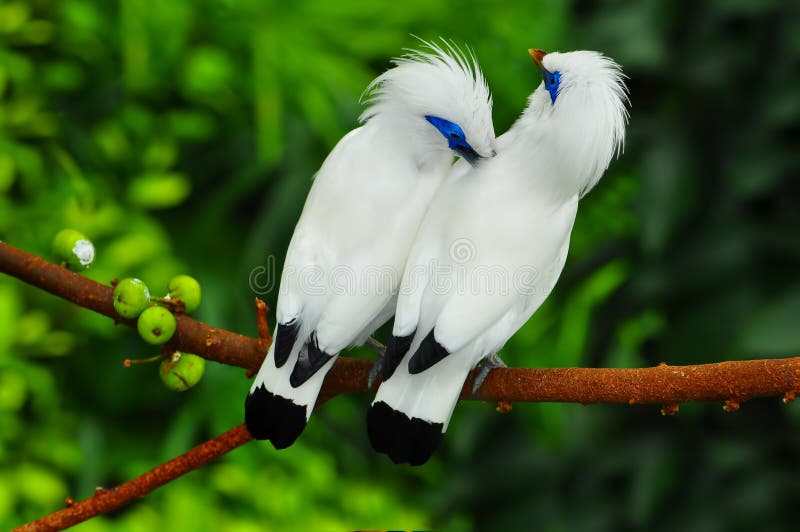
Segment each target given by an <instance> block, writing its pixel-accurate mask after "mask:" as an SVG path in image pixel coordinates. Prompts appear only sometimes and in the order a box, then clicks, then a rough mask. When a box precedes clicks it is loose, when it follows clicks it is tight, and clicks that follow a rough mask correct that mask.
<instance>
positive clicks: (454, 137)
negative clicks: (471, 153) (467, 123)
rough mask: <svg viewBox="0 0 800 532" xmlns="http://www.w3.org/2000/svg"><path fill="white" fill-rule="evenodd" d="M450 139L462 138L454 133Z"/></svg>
mask: <svg viewBox="0 0 800 532" xmlns="http://www.w3.org/2000/svg"><path fill="white" fill-rule="evenodd" d="M450 138H451V139H458V138H461V137H460V136H459V135H458V133H455V132H453V133H450Z"/></svg>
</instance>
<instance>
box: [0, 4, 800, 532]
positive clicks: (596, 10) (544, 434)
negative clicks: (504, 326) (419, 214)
mask: <svg viewBox="0 0 800 532" xmlns="http://www.w3.org/2000/svg"><path fill="white" fill-rule="evenodd" d="M798 22H800V19H799V18H798V6H797V3H796V2H793V3H789V2H777V1H762V2H740V1H735V2H734V1H714V2H654V1H644V2H636V3H630V2H603V3H593V2H583V1H581V2H577V1H576V2H560V1H547V2H503V3H491V2H459V3H454V2H444V1H441V0H404V1H403V2H402V3H399V4H398V3H381V2H374V1H371V2H366V1H364V2H362V1H351V2H344V1H339V2H327V1H322V0H316V1H304V0H296V1H294V2H291V3H285V2H277V1H265V0H239V1H233V0H227V1H225V0H216V1H213V0H205V1H194V2H193V1H189V0H171V1H169V2H156V1H144V0H142V1H136V0H123V1H119V2H105V1H100V0H95V1H89V0H62V1H47V0H29V1H17V0H13V1H4V2H3V3H2V4H0V124H2V133H0V239H2V240H4V241H8V242H9V243H11V244H13V245H15V246H18V247H22V248H25V249H27V250H30V251H33V252H35V253H39V254H43V255H47V254H48V253H49V242H50V239H51V238H52V236H53V235H54V234H55V232H56V231H57V230H58V229H60V228H62V227H74V228H77V229H80V230H82V231H83V232H85V233H86V234H88V235H89V236H90V237H91V238H92V239H93V240H94V242H95V244H96V247H97V252H98V259H97V263H96V265H95V267H93V268H92V269H91V270H90V271H89V272H88V273H87V275H88V276H89V277H90V278H92V279H96V280H98V281H101V282H108V281H110V280H111V279H112V278H115V277H123V276H127V275H136V276H138V277H141V278H143V279H144V280H145V281H146V282H147V283H148V284H149V285H150V286H151V288H153V289H154V291H156V292H159V291H160V290H161V289H162V288H161V287H164V286H165V285H166V281H167V280H168V279H169V277H170V276H172V275H174V274H176V273H183V272H185V273H189V274H191V275H194V276H195V277H197V278H198V279H199V280H200V281H201V284H202V285H203V289H204V302H203V305H202V306H201V309H200V310H199V311H198V314H197V315H198V317H199V318H200V319H202V320H204V321H208V322H209V323H211V324H213V325H216V326H220V327H225V328H229V329H233V330H236V331H240V332H243V333H248V334H255V323H254V318H253V311H252V299H253V296H254V293H253V290H252V289H251V287H250V284H249V276H250V272H251V271H252V270H253V268H256V267H258V266H263V265H266V264H268V263H269V261H270V260H272V259H269V257H270V256H272V257H274V260H275V264H278V265H280V264H281V263H282V259H283V252H284V250H285V247H286V245H287V244H288V239H289V237H290V235H291V232H292V229H293V226H294V223H295V222H296V220H297V217H298V215H299V212H300V208H301V207H302V204H303V200H304V198H305V195H306V192H307V190H308V188H309V186H310V183H311V176H312V174H313V172H314V171H315V170H316V169H317V168H318V166H319V165H320V163H321V162H322V160H323V158H324V156H325V154H326V153H327V152H328V151H329V150H330V149H331V147H332V146H333V145H334V144H335V143H336V141H337V140H338V139H339V138H340V137H341V136H342V135H343V134H344V133H345V132H347V131H348V130H350V129H352V128H353V127H354V126H355V125H356V118H357V116H358V114H359V110H360V107H359V103H358V98H359V95H360V94H361V92H362V90H363V89H364V87H365V86H366V84H367V83H368V82H369V80H370V79H372V78H373V77H374V76H375V75H377V74H378V73H379V72H381V71H383V70H384V69H385V68H387V66H388V64H389V63H388V58H389V57H391V56H396V55H398V54H400V53H402V49H403V48H404V47H408V46H414V45H415V41H414V40H413V38H412V37H410V34H412V33H413V34H415V35H419V36H421V37H425V38H435V37H437V36H440V35H441V36H447V37H449V38H453V39H455V40H456V41H457V42H462V43H468V44H469V45H470V46H472V47H473V48H474V49H475V51H476V53H477V55H478V58H479V60H480V61H481V64H482V65H483V68H484V70H485V73H486V76H487V78H488V81H489V83H490V86H491V88H492V90H493V92H494V99H495V128H496V130H497V132H498V133H501V132H503V131H505V130H506V129H507V128H508V126H509V125H510V124H511V122H512V121H513V119H514V118H515V116H516V115H517V114H518V113H519V112H520V110H521V109H522V106H523V103H524V98H525V97H526V95H527V94H528V93H530V92H531V91H532V90H533V89H534V88H535V86H536V85H537V84H538V83H539V79H538V73H537V71H536V70H535V68H534V67H533V65H532V64H531V62H530V59H529V58H528V57H527V54H526V50H527V49H528V48H529V47H538V48H544V49H547V50H551V49H560V50H570V49H581V48H587V49H596V50H601V51H603V52H605V53H606V54H608V55H609V56H611V57H613V58H615V59H616V60H618V61H619V62H620V63H621V64H622V65H623V67H624V70H625V72H626V73H627V75H628V76H629V78H630V79H629V86H630V90H631V101H632V111H631V124H630V127H629V137H628V143H627V145H626V149H625V154H624V155H623V156H622V157H621V159H620V160H619V161H617V162H615V163H614V164H613V165H612V167H611V169H610V170H609V172H608V173H607V174H606V177H605V178H604V179H603V181H602V182H601V183H600V185H599V186H598V188H597V189H596V190H595V191H593V192H592V193H591V194H590V195H589V196H588V197H587V198H586V200H585V201H584V202H583V204H582V206H581V211H580V213H579V215H578V221H577V225H576V227H575V231H574V233H573V243H572V248H571V250H570V256H569V260H568V262H567V267H566V270H565V273H564V275H563V277H562V280H561V281H560V283H559V285H558V287H557V288H556V291H555V293H554V294H553V296H551V298H550V300H549V301H548V302H547V303H546V304H545V305H544V307H542V308H541V309H540V311H539V312H538V313H537V314H536V315H535V316H534V318H533V319H531V321H530V322H529V323H528V324H527V325H526V326H525V328H524V329H523V330H521V331H520V332H519V333H518V334H517V335H516V336H515V337H514V338H513V339H512V340H511V341H510V342H509V343H508V345H507V346H506V348H505V349H504V352H503V354H504V355H505V358H506V360H507V362H509V363H510V364H512V365H519V366H570V365H583V366H604V367H606V366H611V367H617V366H619V367H625V366H641V365H652V364H656V363H658V362H660V361H665V362H668V363H670V364H686V363H701V362H714V361H719V360H728V359H742V358H749V357H770V356H782V355H796V354H798V348H799V347H800V279H798V271H800V270H799V268H800V236H799V233H798V229H800V209H798V201H800V185H798V182H797V176H798V172H800V156H798V153H799V150H798V149H799V148H800V68H798V67H799V66H800V26H799V25H798ZM265 298H266V299H267V301H268V302H269V303H273V304H274V299H275V298H274V291H273V293H270V294H267V295H266V296H265ZM152 354H154V352H153V349H151V348H149V347H147V346H145V345H144V344H143V343H142V342H141V341H140V340H139V339H138V338H137V337H136V334H135V332H134V331H131V330H128V329H127V328H120V327H114V326H113V325H112V323H111V322H110V321H109V320H108V319H107V318H102V317H100V316H97V315H94V314H92V313H91V312H89V311H86V310H83V309H79V308H75V307H74V306H72V305H69V304H67V303H65V302H62V301H60V300H57V299H56V298H54V297H52V296H50V295H48V294H46V293H43V292H40V291H38V290H35V289H32V288H29V287H27V286H24V285H23V284H22V283H20V282H18V281H16V280H14V279H9V278H5V277H3V278H0V528H7V527H10V526H12V525H16V524H19V523H21V522H23V521H26V520H29V519H33V518H36V517H38V516H40V515H43V514H45V513H48V512H50V511H52V510H54V509H56V508H59V507H61V506H63V501H64V499H65V497H66V496H68V495H71V496H73V497H75V498H84V497H86V496H88V495H90V494H91V493H92V492H93V490H94V488H95V487H96V486H111V485H114V484H117V483H119V482H121V481H124V480H127V479H129V478H131V477H133V476H135V475H137V474H140V473H142V472H143V471H145V470H146V469H148V468H150V467H152V466H153V465H155V464H157V463H160V462H162V461H164V460H166V459H168V458H171V457H173V456H175V455H177V454H179V453H181V452H183V451H185V450H186V449H188V448H189V447H191V446H192V445H194V444H196V443H197V442H199V441H202V440H204V439H206V438H208V437H211V436H213V435H216V434H218V433H220V432H222V431H224V430H226V429H228V428H230V427H231V426H233V425H234V424H238V423H240V422H241V421H242V408H243V400H244V396H245V393H246V390H247V388H248V387H249V381H248V380H247V379H245V378H244V373H243V371H241V370H239V369H236V368H231V367H225V366H220V365H217V364H209V365H208V368H207V375H206V377H205V378H204V379H203V381H202V382H201V383H200V385H198V386H197V387H196V388H194V389H192V390H191V391H189V392H186V393H184V394H174V393H171V392H168V391H167V390H166V389H165V388H164V387H163V386H162V385H161V383H160V381H159V380H158V377H157V367H156V366H155V365H152V366H138V367H134V368H132V369H124V368H123V367H122V364H121V361H122V360H123V358H126V357H131V356H149V355H152ZM368 401H369V397H368V396H367V395H366V394H364V395H360V396H359V395H351V396H347V397H341V398H338V399H337V400H335V401H332V402H331V403H330V404H328V405H326V406H325V407H324V408H322V409H321V410H320V411H319V412H318V413H317V414H315V416H314V417H313V418H312V422H311V424H310V426H309V427H308V429H307V431H306V433H305V434H304V436H303V437H302V438H301V440H300V441H299V443H298V444H296V445H295V446H294V447H292V448H291V449H289V450H286V451H282V452H280V453H278V452H275V451H274V450H272V449H271V448H270V446H269V445H265V444H249V445H247V446H245V447H243V448H241V449H239V450H237V451H235V452H234V453H231V454H230V455H228V456H226V457H225V458H224V459H222V460H220V461H218V462H217V463H215V464H213V465H212V466H209V467H206V468H204V469H202V470H201V471H198V472H195V473H192V474H191V475H189V476H187V477H185V478H183V479H181V480H178V481H177V482H174V483H172V484H170V485H169V486H167V487H165V488H163V489H161V490H159V491H158V492H156V493H155V494H153V495H151V496H149V497H147V498H146V499H145V500H144V501H141V502H137V503H135V504H133V505H131V506H130V507H128V508H126V509H124V510H122V511H119V512H117V513H115V514H114V515H109V516H105V517H102V518H100V519H95V520H92V521H90V522H88V523H86V524H84V525H81V526H80V527H79V530H86V531H89V530H106V529H114V530H131V531H133V530H160V529H166V530H224V531H249V530H263V529H267V530H316V529H354V528H377V527H389V528H400V527H404V528H430V527H435V528H441V529H450V530H483V529H486V530H515V529H517V530H518V529H531V528H535V529H544V530H592V531H594V530H619V529H638V528H646V529H666V530H673V529H676V528H679V529H681V530H711V531H713V530H736V529H741V530H750V529H753V528H755V527H758V529H759V530H780V529H785V528H787V527H791V525H792V524H795V525H796V517H797V508H798V507H800V506H798V505H799V504H800V491H798V488H797V486H798V484H797V478H798V473H800V469H799V468H800V407H798V406H797V405H790V406H784V405H782V404H780V402H779V401H778V400H777V399H771V400H762V401H755V402H752V403H749V404H745V405H743V408H742V410H741V411H740V412H738V413H736V414H726V413H724V412H723V411H722V409H721V408H720V406H721V405H718V404H710V405H682V406H681V410H680V413H679V415H677V416H676V417H666V418H665V417H661V416H659V414H658V408H656V407H652V406H650V407H644V406H638V407H626V406H592V407H583V406H580V405H559V404H534V405H523V404H520V405H516V406H515V407H514V410H513V412H512V413H510V414H508V415H504V416H500V415H497V414H496V413H495V412H494V411H493V407H492V405H489V404H481V403H464V404H462V405H460V406H459V407H458V409H457V411H456V414H455V416H454V419H453V422H452V424H451V428H450V430H449V431H448V434H447V437H446V438H445V443H444V445H443V447H442V448H441V450H440V452H439V453H438V455H437V456H436V458H435V459H434V460H433V461H432V462H431V463H430V464H429V465H428V466H426V467H424V468H418V469H412V468H406V467H396V466H394V465H392V464H391V463H390V462H389V461H388V460H386V459H385V457H383V456H377V455H375V454H373V453H372V451H371V449H370V447H369V444H368V442H367V438H366V434H365V430H364V420H363V418H364V412H365V408H366V405H367V404H368Z"/></svg>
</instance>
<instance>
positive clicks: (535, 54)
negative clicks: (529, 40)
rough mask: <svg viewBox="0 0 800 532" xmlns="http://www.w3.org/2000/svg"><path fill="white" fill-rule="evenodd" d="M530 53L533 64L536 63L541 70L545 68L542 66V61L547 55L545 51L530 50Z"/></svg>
mask: <svg viewBox="0 0 800 532" xmlns="http://www.w3.org/2000/svg"><path fill="white" fill-rule="evenodd" d="M528 53H529V54H531V59H533V62H534V63H536V66H537V67H539V70H541V69H542V68H544V67H543V66H542V59H544V56H546V55H547V52H545V51H544V50H539V49H538V48H531V49H529V50H528Z"/></svg>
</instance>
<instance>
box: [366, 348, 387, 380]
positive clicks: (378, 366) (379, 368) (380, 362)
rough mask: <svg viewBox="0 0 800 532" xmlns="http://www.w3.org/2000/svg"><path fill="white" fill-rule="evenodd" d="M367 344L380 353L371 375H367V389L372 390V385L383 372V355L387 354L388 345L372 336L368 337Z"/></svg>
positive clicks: (370, 372) (370, 371)
mask: <svg viewBox="0 0 800 532" xmlns="http://www.w3.org/2000/svg"><path fill="white" fill-rule="evenodd" d="M366 345H367V347H369V348H370V349H372V350H374V351H375V352H376V353H378V360H376V361H375V364H374V365H373V366H372V369H371V370H369V377H367V389H368V390H371V389H372V386H373V385H374V384H375V382H376V381H377V380H378V376H379V375H380V374H381V373H383V356H384V355H385V354H386V346H385V345H383V344H382V343H380V342H379V341H377V340H376V339H375V338H373V337H371V336H370V337H369V338H367V341H366Z"/></svg>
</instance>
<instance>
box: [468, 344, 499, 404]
mask: <svg viewBox="0 0 800 532" xmlns="http://www.w3.org/2000/svg"><path fill="white" fill-rule="evenodd" d="M507 367H508V366H507V365H506V363H505V362H503V359H502V358H500V355H498V354H497V353H494V354H492V355H489V356H488V357H486V358H484V359H483V361H481V370H480V371H479V372H478V375H477V376H476V377H475V382H473V383H472V395H475V394H476V393H478V390H480V389H481V386H482V385H483V381H484V380H486V376H487V375H488V374H489V372H490V371H492V370H493V369H496V368H507Z"/></svg>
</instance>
